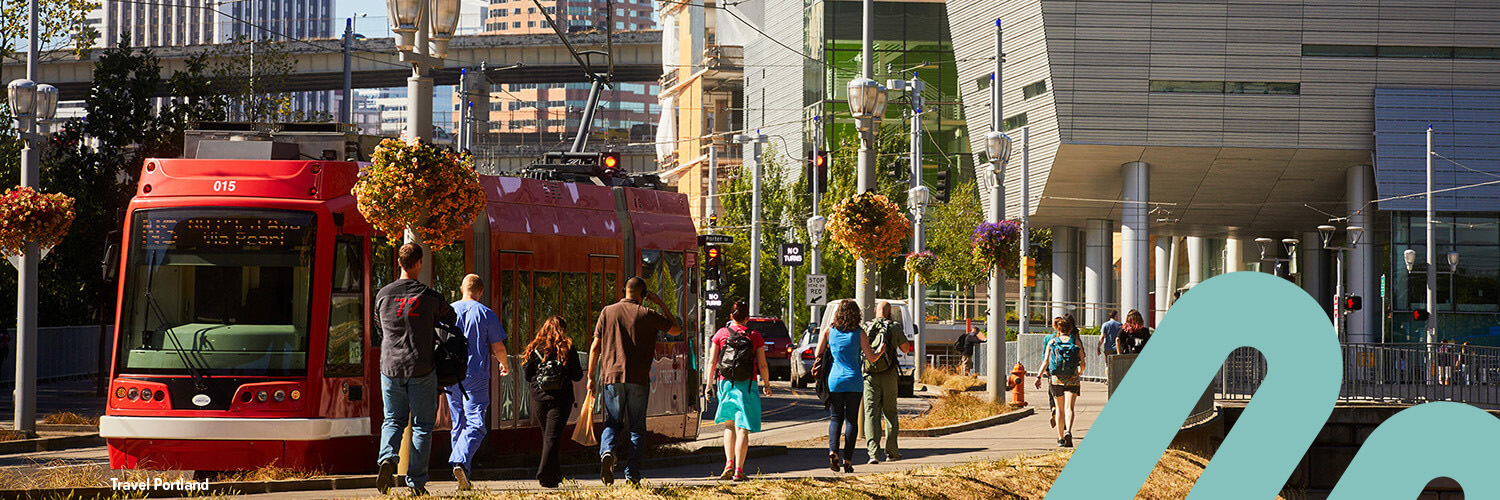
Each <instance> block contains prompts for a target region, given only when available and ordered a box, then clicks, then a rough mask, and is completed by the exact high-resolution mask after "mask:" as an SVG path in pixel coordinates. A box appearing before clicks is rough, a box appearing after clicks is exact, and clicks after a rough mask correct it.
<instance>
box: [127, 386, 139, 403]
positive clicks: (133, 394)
mask: <svg viewBox="0 0 1500 500" xmlns="http://www.w3.org/2000/svg"><path fill="white" fill-rule="evenodd" d="M140 394H141V392H140V389H136V388H134V387H131V388H130V393H128V394H126V397H129V398H130V400H131V401H135V398H136V396H139V395H140Z"/></svg>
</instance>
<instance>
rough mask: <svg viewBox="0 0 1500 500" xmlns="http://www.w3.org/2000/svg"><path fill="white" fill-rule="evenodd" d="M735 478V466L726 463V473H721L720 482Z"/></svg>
mask: <svg viewBox="0 0 1500 500" xmlns="http://www.w3.org/2000/svg"><path fill="white" fill-rule="evenodd" d="M733 477H734V464H732V463H726V464H724V472H720V473H719V480H720V481H728V480H729V479H730V478H733Z"/></svg>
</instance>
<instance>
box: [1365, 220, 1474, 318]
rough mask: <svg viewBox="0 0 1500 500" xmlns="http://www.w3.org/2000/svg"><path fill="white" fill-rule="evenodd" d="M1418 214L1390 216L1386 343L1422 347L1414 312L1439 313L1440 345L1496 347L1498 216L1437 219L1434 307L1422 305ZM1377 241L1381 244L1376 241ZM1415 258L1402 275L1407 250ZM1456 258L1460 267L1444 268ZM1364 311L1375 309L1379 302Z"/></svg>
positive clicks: (1422, 238) (1422, 242) (1422, 237)
mask: <svg viewBox="0 0 1500 500" xmlns="http://www.w3.org/2000/svg"><path fill="white" fill-rule="evenodd" d="M1423 219H1424V217H1423V214H1422V213H1421V212H1392V213H1391V215H1390V219H1389V220H1390V240H1389V241H1390V243H1389V244H1388V245H1386V248H1384V249H1383V251H1384V254H1385V255H1388V256H1389V260H1388V261H1387V263H1386V266H1385V270H1384V271H1383V272H1384V273H1385V274H1386V276H1387V283H1388V285H1389V288H1387V290H1386V294H1387V296H1388V297H1387V300H1389V301H1390V308H1389V309H1388V310H1389V311H1390V317H1389V319H1388V323H1387V324H1388V327H1389V329H1388V335H1389V336H1388V337H1387V338H1388V340H1389V341H1391V342H1421V341H1422V340H1423V336H1424V333H1423V328H1424V326H1425V325H1424V323H1423V322H1419V321H1415V320H1414V319H1413V317H1412V311H1413V310H1415V309H1430V310H1436V311H1437V313H1438V314H1437V317H1438V329H1437V331H1438V336H1439V337H1440V338H1439V339H1438V340H1443V339H1455V340H1456V341H1459V342H1464V341H1468V342H1469V343H1470V344H1475V345H1488V346H1500V213H1472V214H1464V215H1439V216H1438V217H1437V227H1436V231H1435V232H1436V240H1437V248H1436V250H1437V261H1438V265H1437V266H1436V268H1437V269H1436V270H1437V272H1438V279H1437V306H1436V307H1434V308H1429V307H1428V304H1426V293H1427V277H1426V274H1425V273H1426V272H1427V266H1425V265H1424V262H1425V261H1426V253H1427V248H1426V240H1427V232H1426V231H1427V227H1426V224H1425V223H1424V222H1423ZM1376 241H1380V240H1378V239H1377V240H1376ZM1408 248H1410V249H1412V250H1415V251H1416V252H1417V262H1416V264H1415V265H1414V266H1413V267H1412V271H1410V272H1408V271H1407V270H1406V260H1405V257H1404V253H1405V251H1406V249H1408ZM1449 252H1457V254H1458V266H1457V269H1456V270H1454V269H1453V268H1452V267H1450V266H1449V264H1448V253H1449ZM1365 300H1366V304H1367V305H1366V307H1372V306H1374V307H1378V305H1379V302H1376V303H1374V304H1370V302H1371V299H1368V298H1367V299H1365Z"/></svg>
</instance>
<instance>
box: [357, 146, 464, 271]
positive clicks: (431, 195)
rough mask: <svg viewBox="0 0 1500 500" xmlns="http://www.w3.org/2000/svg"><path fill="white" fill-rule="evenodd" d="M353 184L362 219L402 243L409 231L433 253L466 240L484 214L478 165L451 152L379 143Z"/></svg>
mask: <svg viewBox="0 0 1500 500" xmlns="http://www.w3.org/2000/svg"><path fill="white" fill-rule="evenodd" d="M371 160H372V161H371V164H370V166H369V167H368V168H366V169H365V170H364V171H362V172H360V177H359V181H358V182H356V183H355V184H354V190H353V191H354V196H355V198H356V199H357V200H358V201H359V213H361V214H363V215H364V216H365V220H367V221H369V222H370V224H371V225H373V226H375V228H376V229H379V230H380V231H382V232H384V233H385V234H386V235H387V236H389V237H392V238H399V235H401V234H402V233H403V232H404V231H406V230H407V229H410V230H411V231H412V232H414V233H416V235H417V237H419V238H421V240H422V242H423V243H424V244H426V245H427V246H428V247H430V248H431V249H432V250H433V251H437V250H441V249H442V248H443V247H446V246H448V245H449V244H451V243H453V242H454V241H456V240H458V239H459V238H462V237H463V235H464V232H465V231H467V230H468V228H469V226H470V225H472V224H473V223H474V219H475V218H476V217H478V216H479V213H480V212H481V211H482V210H484V191H483V190H482V189H480V187H479V174H478V173H476V172H475V171H474V166H473V160H472V158H471V157H469V156H468V155H460V154H458V153H455V152H453V151H451V150H447V149H440V148H437V147H434V146H432V145H429V144H425V143H421V142H418V143H415V144H407V143H405V142H402V141H399V140H396V139H386V140H384V141H381V142H380V146H379V147H377V148H375V153H374V155H372V156H371Z"/></svg>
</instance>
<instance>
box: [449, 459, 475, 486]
mask: <svg viewBox="0 0 1500 500" xmlns="http://www.w3.org/2000/svg"><path fill="white" fill-rule="evenodd" d="M453 480H454V481H458V491H469V490H472V489H474V484H473V483H470V482H469V473H468V472H464V466H462V465H455V466H453Z"/></svg>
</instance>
